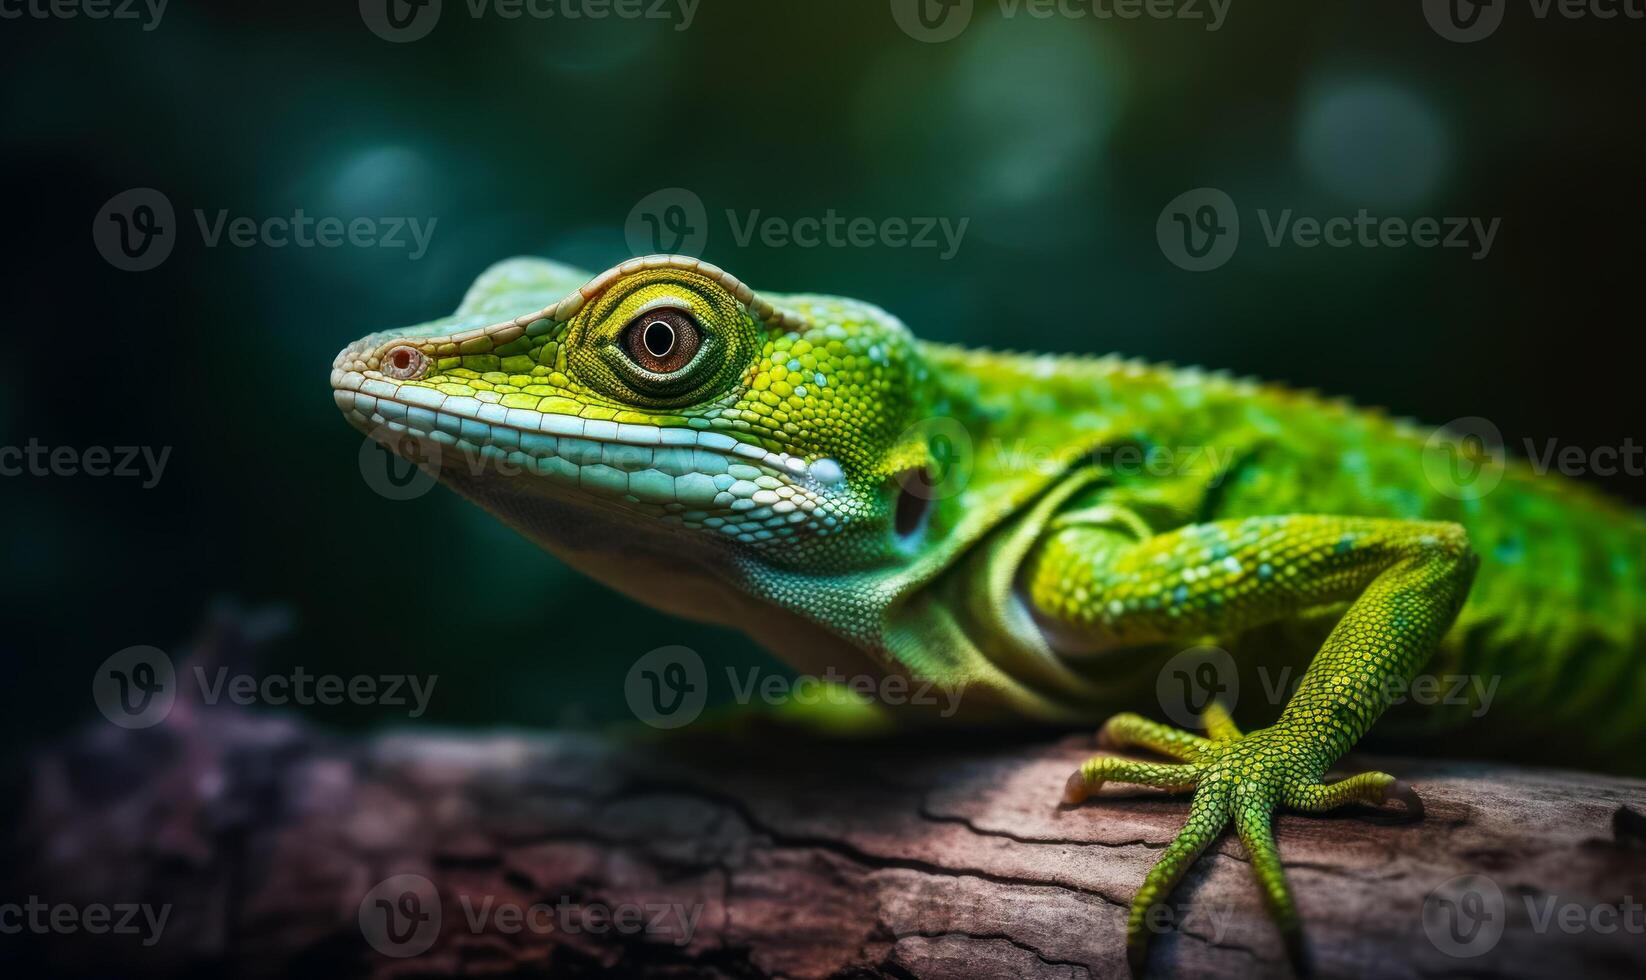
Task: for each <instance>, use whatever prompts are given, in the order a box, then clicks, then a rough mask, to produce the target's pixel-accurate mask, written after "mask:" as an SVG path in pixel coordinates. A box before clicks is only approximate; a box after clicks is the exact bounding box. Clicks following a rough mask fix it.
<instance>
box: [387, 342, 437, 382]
mask: <svg viewBox="0 0 1646 980" xmlns="http://www.w3.org/2000/svg"><path fill="white" fill-rule="evenodd" d="M426 364H428V358H426V357H424V356H423V352H422V351H420V350H418V349H417V348H415V347H405V346H401V347H396V348H394V349H393V350H391V351H389V352H388V354H386V355H385V356H384V357H383V373H384V374H386V375H388V376H389V377H391V378H395V379H398V380H400V381H405V380H408V379H410V378H415V377H417V376H418V375H420V374H422V373H423V368H424V366H425V365H426Z"/></svg>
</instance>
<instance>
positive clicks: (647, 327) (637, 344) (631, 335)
mask: <svg viewBox="0 0 1646 980" xmlns="http://www.w3.org/2000/svg"><path fill="white" fill-rule="evenodd" d="M618 345H619V346H620V347H621V348H622V350H623V352H624V354H626V355H627V356H628V359H629V361H630V362H631V363H633V364H634V365H635V366H637V367H639V368H641V369H643V370H646V371H650V372H651V373H653V374H674V373H675V372H676V371H679V370H681V369H682V368H684V367H685V366H686V365H688V364H690V363H691V362H692V358H693V357H694V356H696V354H697V352H698V350H699V349H700V348H701V347H702V346H703V331H702V328H700V327H699V326H698V325H697V321H696V320H695V319H693V317H692V315H691V314H690V313H687V312H685V311H684V310H673V309H660V310H653V311H651V312H650V313H647V314H645V315H644V316H637V317H635V318H634V319H633V320H631V321H629V325H628V326H626V327H624V328H623V333H622V335H621V337H619V339H618Z"/></svg>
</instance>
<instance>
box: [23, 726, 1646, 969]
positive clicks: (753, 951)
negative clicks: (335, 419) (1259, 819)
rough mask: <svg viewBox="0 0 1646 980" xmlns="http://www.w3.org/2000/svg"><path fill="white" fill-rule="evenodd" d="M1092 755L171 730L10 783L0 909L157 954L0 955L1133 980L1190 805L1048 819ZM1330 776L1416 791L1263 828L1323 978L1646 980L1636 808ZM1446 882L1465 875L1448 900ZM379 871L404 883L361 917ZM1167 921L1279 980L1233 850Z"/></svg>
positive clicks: (1631, 785)
mask: <svg viewBox="0 0 1646 980" xmlns="http://www.w3.org/2000/svg"><path fill="white" fill-rule="evenodd" d="M1093 750H1094V745H1093V740H1092V739H1091V738H1090V737H1085V736H1078V737H1052V738H1019V739H1017V740H1011V741H1005V740H1002V739H1001V737H1000V736H991V737H987V738H985V737H982V736H978V735H970V736H962V737H955V736H951V737H949V738H948V739H946V740H944V741H941V742H939V741H934V740H933V739H932V738H930V737H922V738H918V739H914V738H904V739H897V740H870V741H865V740H859V739H852V740H833V741H828V740H820V739H817V738H810V737H806V736H802V735H799V734H796V733H793V732H789V733H786V734H785V733H782V732H777V731H764V730H754V731H746V732H744V733H742V734H741V735H734V734H730V733H723V734H708V735H686V734H681V733H670V734H668V735H667V736H662V737H660V738H658V739H655V740H653V741H652V742H651V743H649V744H646V745H636V744H632V743H631V744H624V743H621V742H617V741H612V740H608V739H602V738H598V737H594V736H590V735H585V734H576V733H538V734H525V733H520V734H479V735H452V734H444V733H433V732H426V731H425V732H406V733H401V734H384V735H378V736H374V737H366V738H346V737H342V736H337V735H332V734H327V733H324V732H320V731H316V730H313V729H310V728H307V727H305V726H304V725H303V724H301V723H300V722H298V721H296V720H293V719H290V718H282V717H274V716H269V715H259V714H256V713H249V712H246V711H243V710H232V709H211V710H203V709H195V708H189V709H187V710H177V711H174V712H173V713H172V716H171V717H170V718H168V720H167V722H166V723H165V724H163V725H161V726H159V727H157V728H153V729H148V730H143V731H124V730H121V729H117V728H114V727H112V726H100V727H99V728H97V729H95V730H93V731H90V732H88V733H87V734H86V735H84V736H83V737H79V738H76V739H73V740H71V741H70V742H69V743H67V744H65V745H61V746H58V747H54V748H51V749H49V750H47V751H44V752H41V753H39V754H37V755H36V756H35V757H34V759H33V760H32V762H31V764H30V766H29V771H28V773H27V778H26V780H25V785H24V787H23V790H22V793H21V796H20V798H19V800H18V803H19V806H20V809H21V817H22V820H21V824H20V833H19V837H18V843H19V844H20V845H21V846H20V848H19V849H18V850H17V851H16V852H15V853H14V855H13V860H12V861H11V862H10V866H9V868H8V869H7V873H6V876H5V877H6V878H7V879H9V881H7V882H6V884H7V885H8V886H9V887H7V888H6V890H5V891H4V892H3V893H0V895H4V896H25V895H28V896H37V897H38V898H39V899H40V900H42V901H44V902H47V903H69V904H72V905H74V906H75V907H77V908H81V909H84V908H86V907H89V905H91V904H92V903H103V904H109V905H114V904H116V903H143V904H144V905H145V906H146V907H149V908H159V907H164V906H169V911H168V915H167V919H166V922H165V925H164V929H163V931H162V932H161V934H160V936H159V939H158V941H157V942H154V943H153V944H152V945H147V946H146V945H144V944H143V942H144V939H145V938H147V937H143V936H135V935H130V934H119V935H115V934H107V935H99V936H94V935H90V934H88V933H89V929H79V930H76V931H72V932H70V931H65V930H62V929H50V930H45V931H44V933H43V934H41V933H40V932H39V931H36V930H28V929H25V930H24V932H23V935H22V936H19V937H6V938H9V939H12V940H22V941H24V945H23V950H24V952H23V956H22V959H21V960H20V962H22V963H24V964H28V965H32V966H35V967H50V968H52V969H53V970H55V971H57V972H60V973H67V974H81V975H90V974H108V973H110V972H118V973H120V974H123V975H175V974H178V973H184V972H190V973H195V972H201V971H212V972H217V971H232V974H233V975H241V976H251V977H257V976H279V975H294V974H316V973H318V974H320V975H326V976H331V975H350V976H355V975H362V976H377V977H401V976H444V975H455V974H458V973H490V974H538V973H549V974H553V975H568V976H587V975H609V976H667V977H740V978H742V977H842V976H844V977H911V976H912V977H961V976H1024V977H1087V976H1105V977H1106V976H1125V975H1126V974H1127V972H1128V971H1127V965H1126V958H1125V952H1124V939H1123V937H1124V932H1125V920H1126V912H1127V905H1128V902H1129V901H1130V899H1131V896H1132V893H1133V891H1134V890H1135V889H1136V887H1137V885H1138V883H1139V882H1141V881H1142V879H1143V875H1144V874H1145V872H1147V870H1148V869H1149V866H1150V865H1151V864H1153V862H1154V860H1155V858H1156V857H1157V856H1158V855H1159V853H1160V848H1161V846H1162V845H1163V844H1165V843H1166V842H1167V841H1168V840H1170V839H1171V838H1172V836H1173V835H1174V834H1175V833H1176V832H1177V830H1178V829H1179V828H1180V826H1181V825H1182V823H1183V820H1184V814H1185V802H1184V800H1183V799H1182V798H1181V797H1177V798H1173V797H1166V796H1163V795H1122V794H1121V793H1120V792H1118V791H1117V792H1115V793H1113V794H1112V795H1111V793H1110V791H1109V790H1105V791H1104V792H1103V793H1102V794H1100V796H1099V797H1098V798H1097V799H1095V800H1093V801H1091V802H1088V803H1087V804H1085V805H1082V806H1080V807H1075V808H1060V807H1059V806H1057V805H1056V801H1057V798H1058V796H1059V792H1060V790H1061V787H1062V785H1063V781H1064V779H1065V778H1066V777H1067V775H1068V774H1069V773H1070V772H1071V771H1072V770H1073V768H1074V767H1075V766H1077V765H1078V764H1079V763H1080V762H1081V761H1082V760H1083V759H1084V758H1085V757H1086V756H1087V755H1088V754H1089V753H1091V752H1092V751H1093ZM1351 767H1376V768H1380V769H1384V770H1387V771H1390V772H1394V773H1398V774H1401V775H1402V776H1404V777H1405V778H1407V779H1409V780H1410V781H1411V782H1412V783H1413V784H1414V785H1415V786H1416V787H1417V788H1418V789H1419V791H1420V792H1421V793H1422V795H1423V797H1424V800H1425V802H1426V805H1427V815H1426V817H1424V818H1423V819H1421V820H1412V819H1409V818H1407V817H1405V816H1403V815H1401V814H1400V813H1398V812H1394V811H1391V812H1382V811H1377V810H1372V809H1369V808H1363V809H1360V810H1357V811H1346V812H1343V813H1341V814H1334V815H1331V816H1327V817H1306V816H1292V815H1288V816H1283V817H1281V818H1280V819H1279V822H1278V832H1279V841H1280V848H1281V853H1282V854H1283V856H1284V858H1285V861H1286V866H1287V871H1288V874H1289V875H1290V879H1291V882H1292V886H1293V888H1294V889H1295V891H1296V895H1297V899H1298V904H1299V906H1300V908H1301V910H1302V914H1303V920H1304V923H1305V928H1306V934H1307V940H1308V944H1307V963H1308V964H1309V966H1310V967H1311V968H1312V970H1313V972H1314V973H1315V974H1317V975H1319V976H1328V977H1329V976H1345V977H1366V976H1376V977H1384V976H1387V977H1415V976H1427V975H1454V974H1455V975H1462V974H1470V975H1482V974H1486V975H1501V976H1526V977H1547V976H1554V975H1560V974H1568V975H1573V976H1577V975H1581V976H1597V975H1602V976H1604V975H1616V976H1637V977H1638V976H1643V975H1646V936H1643V935H1642V934H1641V932H1640V929H1641V928H1642V912H1641V908H1640V905H1639V904H1637V903H1638V902H1639V901H1640V900H1641V899H1643V898H1646V848H1643V846H1642V831H1641V824H1642V820H1641V817H1640V816H1639V814H1641V813H1642V812H1646V783H1642V782H1640V781H1635V780H1625V779H1616V778H1610V777H1603V776H1595V775H1585V774H1579V773H1573V772H1559V771H1552V770H1533V769H1515V768H1510V767H1505V766H1499V765H1495V764H1494V765H1483V764H1470V763H1466V762H1445V763H1439V762H1432V761H1421V760H1415V759H1396V758H1382V759H1374V758H1361V759H1357V760H1350V761H1349V762H1346V764H1345V766H1344V768H1345V769H1348V768H1351ZM1468 874H1479V875H1483V876H1484V878H1483V879H1479V880H1476V881H1474V882H1463V883H1454V884H1452V885H1451V886H1449V890H1448V885H1447V883H1448V882H1451V881H1453V879H1455V878H1457V876H1460V875H1468ZM400 875H410V876H415V877H410V878H397V879H395V880H394V881H391V882H390V883H389V884H388V885H387V886H384V887H377V886H378V885H379V883H381V882H383V881H384V880H385V879H389V878H391V877H394V876H400ZM1482 882H1489V883H1490V884H1489V885H1487V884H1483V883H1482ZM374 887H376V890H375V891H374ZM1437 889H1439V891H1438V892H1437ZM1494 895H1495V896H1497V897H1494ZM1426 900H1427V903H1428V906H1429V915H1430V919H1429V922H1428V924H1427V926H1426V923H1425V907H1426ZM1171 902H1172V906H1171V908H1170V910H1169V912H1163V913H1162V917H1161V919H1160V920H1159V928H1160V930H1161V931H1160V933H1159V935H1158V936H1157V937H1156V938H1155V940H1154V944H1153V946H1154V948H1153V952H1152V955H1151V958H1150V961H1149V972H1150V973H1151V974H1156V975H1183V976H1251V975H1264V976H1267V975H1276V974H1285V973H1286V972H1288V970H1289V967H1288V965H1287V960H1286V957H1285V953H1284V951H1283V948H1282V943H1281V941H1280V937H1279V936H1278V934H1277V933H1276V931H1275V930H1274V928H1273V927H1272V926H1271V925H1270V923H1269V920H1268V918H1267V916H1266V914H1265V912H1264V909H1263V907H1262V904H1261V902H1260V900H1259V897H1258V893H1257V890H1256V887H1255V885H1254V882H1253V879H1252V876H1251V873H1250V868H1249V866H1248V864H1247V861H1246V859H1245V855H1244V853H1243V851H1242V849H1241V847H1240V845H1239V843H1238V842H1237V841H1235V840H1233V839H1232V837H1226V838H1225V839H1224V840H1223V841H1222V842H1221V843H1220V844H1219V845H1217V846H1216V847H1215V848H1214V849H1213V850H1212V851H1210V852H1208V854H1207V856H1206V857H1204V858H1203V859H1202V860H1201V861H1200V862H1199V864H1198V865H1197V866H1196V867H1195V869H1194V870H1193V871H1192V872H1191V874H1190V876H1189V877H1188V879H1187V880H1186V881H1185V882H1184V884H1183V885H1182V886H1180V887H1179V888H1178V890H1177V891H1176V892H1175V893H1174V894H1173V896H1172V898H1171ZM1569 908H1570V909H1575V910H1576V911H1568V909H1569ZM1608 910H1610V911H1608ZM390 912H392V913H393V914H394V916H395V917H396V918H395V919H394V921H392V922H391V920H390V918H389V913H390ZM517 916H518V919H517V918H516V917H517ZM1549 916H1552V918H1550V917H1549ZM87 921H88V922H89V919H88V920H87ZM431 923H432V924H431ZM1494 923H1495V925H1494ZM1608 925H1610V926H1611V928H1610V930H1609V931H1608V929H1607V926H1608ZM391 926H392V927H393V928H392V929H391ZM1498 926H1501V927H1502V929H1503V931H1502V934H1501V936H1500V937H1498V938H1496V939H1495V941H1494V940H1493V939H1492V936H1493V934H1494V930H1495V929H1496V928H1497V927H1498ZM414 927H415V928H414ZM1476 927H1478V928H1476ZM425 947H426V948H425ZM1448 950H1450V952H1449V951H1448ZM1459 952H1461V953H1465V954H1469V955H1466V956H1458V955H1453V954H1454V953H1459ZM403 954H410V955H403Z"/></svg>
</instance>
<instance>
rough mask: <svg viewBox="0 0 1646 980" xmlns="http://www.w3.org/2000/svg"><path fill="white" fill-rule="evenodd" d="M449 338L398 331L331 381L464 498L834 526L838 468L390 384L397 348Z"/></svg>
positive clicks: (378, 434)
mask: <svg viewBox="0 0 1646 980" xmlns="http://www.w3.org/2000/svg"><path fill="white" fill-rule="evenodd" d="M508 326H512V324H500V325H498V327H497V328H488V329H490V330H492V331H494V332H502V328H504V327H508ZM448 328H449V325H448ZM461 336H462V334H457V335H456V337H459V338H460V337H461ZM454 339H455V338H448V337H445V336H427V335H425V336H418V335H417V333H416V332H415V331H398V332H390V333H384V334H376V335H372V336H370V337H366V338H363V339H362V340H359V341H356V342H355V343H353V344H351V345H349V346H348V347H346V348H344V349H343V350H342V351H341V352H339V354H338V355H337V358H336V360H335V361H334V362H333V366H332V373H331V387H332V396H333V399H334V401H335V402H336V404H337V407H338V409H339V410H340V411H342V412H343V414H344V417H345V418H347V419H348V420H349V422H350V423H351V424H353V425H354V426H355V427H356V428H358V429H360V430H361V431H362V432H364V433H366V434H367V435H369V436H371V437H372V438H374V439H376V440H377V441H379V442H381V443H383V444H385V445H386V446H387V447H388V448H389V449H390V450H392V451H394V452H395V453H397V454H399V455H400V456H402V457H404V458H406V459H408V460H410V461H412V462H414V463H417V464H419V465H421V466H424V467H425V468H427V469H429V470H431V471H432V472H437V473H439V474H440V476H441V478H442V480H443V481H445V482H449V483H452V484H453V485H454V486H456V487H458V488H460V489H463V488H477V487H480V486H482V485H486V484H489V485H490V486H491V487H492V488H493V490H494V492H495V493H496V494H497V495H499V496H501V495H514V494H544V493H546V494H549V495H553V496H557V497H565V498H567V499H568V501H569V502H580V503H584V504H592V505H596V506H600V507H602V509H605V508H609V507H611V506H613V505H616V506H617V507H619V508H620V509H623V510H626V511H627V512H629V513H630V514H633V513H635V512H640V513H642V514H645V515H649V516H652V517H656V518H660V519H663V520H664V521H665V522H666V523H671V524H677V525H684V526H686V527H694V528H696V527H700V528H706V529H710V530H716V531H720V532H722V533H724V534H727V535H729V536H731V537H733V538H735V539H737V540H740V541H746V542H750V543H754V542H765V541H772V540H777V539H782V538H786V537H790V536H792V535H793V534H794V533H795V532H796V530H797V529H798V528H799V527H800V526H801V525H803V524H805V525H809V529H810V531H811V532H813V533H817V532H822V533H828V532H829V531H831V530H833V529H834V528H835V527H836V526H837V522H838V518H837V517H835V516H834V515H833V514H832V513H830V510H831V508H830V504H831V503H833V502H834V498H835V497H836V496H837V495H838V493H839V492H840V490H841V488H840V487H839V481H838V477H837V474H838V472H839V466H838V464H835V463H834V462H833V461H832V460H814V461H811V462H808V461H807V460H805V459H803V458H801V457H798V456H792V455H790V454H787V453H777V452H772V451H770V450H767V449H765V448H764V447H761V446H757V445H753V444H751V443H746V442H741V441H739V440H737V439H734V438H732V437H731V436H729V435H727V434H725V433H723V432H716V431H711V430H710V429H709V428H707V426H706V424H705V426H704V427H702V428H699V427H697V426H693V425H670V426H663V425H646V424H634V423H628V422H616V421H611V420H608V419H597V418H586V417H584V416H582V415H575V414H569V413H557V412H553V411H548V412H545V411H538V410H534V409H528V408H518V407H505V406H504V405H502V404H499V402H500V401H501V400H502V399H500V398H498V397H497V395H496V394H495V393H492V392H476V393H475V395H462V394H449V393H447V392H444V391H441V390H440V389H438V388H436V387H432V386H429V385H426V384H419V383H417V382H416V381H415V380H401V379H398V378H396V377H395V375H396V374H398V373H401V372H404V371H407V370H410V369H411V368H412V367H413V366H414V365H412V364H410V363H401V362H402V361H407V359H406V358H402V359H401V360H400V361H397V360H396V359H395V357H394V355H395V354H397V353H398V352H400V351H402V350H404V349H405V346H403V345H402V344H401V342H402V341H404V342H405V345H410V346H421V347H425V348H427V347H429V346H430V345H431V344H432V345H433V346H434V347H436V348H438V347H439V346H440V345H441V344H445V343H451V342H453V340H454ZM458 342H460V341H458ZM476 395H480V396H482V397H476ZM484 396H490V397H489V398H487V397H484ZM562 401H565V400H562ZM568 407H576V406H575V405H570V404H569V405H568ZM499 481H504V482H503V484H502V485H500V484H499ZM465 492H467V490H465Z"/></svg>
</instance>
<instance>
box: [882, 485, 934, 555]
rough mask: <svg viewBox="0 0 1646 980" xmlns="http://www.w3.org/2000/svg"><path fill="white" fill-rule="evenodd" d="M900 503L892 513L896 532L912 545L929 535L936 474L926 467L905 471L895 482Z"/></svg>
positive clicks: (893, 528) (894, 506) (898, 537)
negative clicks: (933, 484) (927, 527)
mask: <svg viewBox="0 0 1646 980" xmlns="http://www.w3.org/2000/svg"><path fill="white" fill-rule="evenodd" d="M895 483H896V485H897V499H896V501H895V502H894V504H893V510H892V532H893V533H894V534H896V535H897V540H898V541H899V542H902V543H909V542H912V541H914V540H916V539H918V538H919V537H920V536H921V535H923V534H925V532H926V525H927V523H928V522H930V520H931V516H932V496H933V494H932V474H931V472H930V471H929V470H927V469H926V468H925V467H920V468H918V469H912V470H904V471H903V472H901V473H899V474H898V475H897V476H896V478H895Z"/></svg>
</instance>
